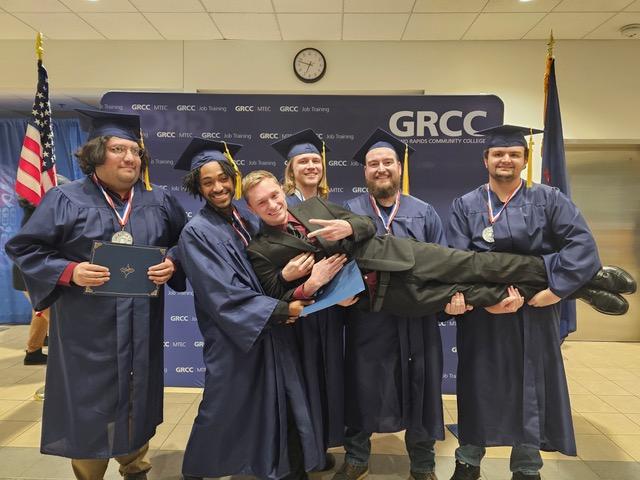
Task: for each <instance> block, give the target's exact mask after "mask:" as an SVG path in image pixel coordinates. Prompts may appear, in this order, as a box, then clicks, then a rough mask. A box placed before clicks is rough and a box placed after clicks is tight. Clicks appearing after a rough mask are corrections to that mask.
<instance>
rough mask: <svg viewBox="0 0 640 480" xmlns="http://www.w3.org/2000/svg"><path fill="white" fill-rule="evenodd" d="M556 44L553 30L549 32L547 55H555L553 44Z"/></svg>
mask: <svg viewBox="0 0 640 480" xmlns="http://www.w3.org/2000/svg"><path fill="white" fill-rule="evenodd" d="M555 44H556V41H555V39H554V38H553V30H551V33H550V34H549V41H548V42H547V57H553V46H554V45H555Z"/></svg>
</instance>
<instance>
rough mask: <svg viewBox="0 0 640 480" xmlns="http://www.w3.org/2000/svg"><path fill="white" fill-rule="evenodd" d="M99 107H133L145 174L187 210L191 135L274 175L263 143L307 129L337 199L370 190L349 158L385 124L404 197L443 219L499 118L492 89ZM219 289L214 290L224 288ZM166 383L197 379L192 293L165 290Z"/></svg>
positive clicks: (447, 347) (471, 181)
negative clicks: (184, 157) (182, 167)
mask: <svg viewBox="0 0 640 480" xmlns="http://www.w3.org/2000/svg"><path fill="white" fill-rule="evenodd" d="M102 104H103V108H104V109H105V110H111V111H119V112H124V113H127V112H133V113H138V114H140V115H141V117H142V128H143V130H144V135H145V145H146V147H147V148H148V149H149V151H150V152H151V156H152V162H151V172H150V173H151V181H152V182H153V183H155V184H158V185H160V186H161V187H162V188H166V189H168V190H170V191H172V192H173V193H174V194H175V195H176V197H177V198H178V199H179V200H180V201H181V202H182V204H183V206H184V207H185V208H186V210H187V213H188V215H189V216H192V215H193V214H195V213H197V212H198V211H199V209H200V208H201V202H200V201H199V200H195V199H193V198H192V197H190V196H188V195H187V194H186V193H185V192H183V191H182V187H181V183H182V176H183V174H184V172H180V171H177V170H174V169H173V164H174V162H175V161H176V160H177V158H178V156H179V155H180V153H181V152H182V150H183V149H184V147H185V146H186V145H187V144H188V143H189V141H190V139H191V138H192V137H203V138H208V139H212V140H225V141H228V142H232V143H240V144H243V145H244V147H243V149H242V150H241V151H240V152H239V153H238V156H237V157H238V158H237V159H236V162H237V163H238V166H239V168H240V170H241V171H242V173H247V172H249V171H251V170H256V169H265V170H269V171H271V172H273V173H274V174H275V175H276V176H277V177H278V178H281V177H282V175H283V172H284V164H285V161H284V159H283V158H281V157H280V156H279V155H278V154H277V153H276V152H275V150H273V148H271V147H270V144H271V143H273V142H274V141H276V140H279V139H282V138H285V137H287V136H289V135H291V134H293V133H295V132H298V131H300V130H303V129H306V128H312V129H313V130H315V131H316V132H318V133H319V134H320V136H321V137H322V138H323V139H324V140H325V142H326V144H327V146H328V147H329V148H330V149H331V151H330V152H328V153H327V163H328V166H327V170H328V180H329V185H330V187H331V193H330V200H331V201H333V202H335V203H342V202H344V201H345V200H347V199H349V198H352V197H354V196H357V195H360V194H362V193H364V192H366V191H367V189H366V187H365V186H364V185H365V182H364V174H363V169H362V165H360V164H358V163H356V162H355V161H354V160H352V156H353V154H354V153H355V152H356V151H357V150H358V148H359V147H360V145H361V143H362V142H364V141H365V140H366V139H367V138H368V137H369V135H370V133H371V132H372V131H373V130H375V129H376V128H377V127H381V128H384V129H385V130H388V131H389V132H391V133H393V134H394V135H396V136H398V137H399V138H401V139H403V140H404V141H406V142H408V143H409V145H411V146H412V147H413V148H415V150H416V152H415V153H414V154H413V155H412V157H411V159H410V180H411V194H412V195H414V196H416V197H418V198H420V199H422V200H424V201H426V202H429V203H430V204H432V205H433V206H434V207H435V208H436V210H437V211H438V213H439V215H440V217H441V218H442V221H443V224H444V225H446V222H447V216H448V212H449V206H450V204H451V202H452V200H453V199H454V198H455V197H457V196H460V195H462V194H463V193H466V192H467V191H469V190H471V189H472V188H474V187H476V186H477V185H479V184H481V183H483V182H484V181H486V170H485V168H484V164H483V162H482V151H483V144H484V138H483V137H480V136H476V135H474V132H476V131H478V130H481V129H483V128H487V127H489V126H492V125H498V124H501V123H502V118H503V103H502V101H501V100H500V99H499V98H498V97H496V96H493V95H474V96H471V95H470V96H342V95H327V96H321V95H308V96H307V95H240V94H238V95H213V94H175V93H167V94H165V93H137V92H109V93H107V94H105V95H104V97H103V98H102ZM224 294H225V293H224V292H220V295H224ZM165 295H166V308H165V343H164V346H165V383H166V385H168V386H203V385H204V370H205V369H204V366H203V363H202V346H203V341H202V337H201V336H200V332H199V330H198V325H197V321H196V317H195V311H194V308H193V293H192V292H191V291H187V292H183V293H181V292H174V291H172V290H171V289H169V288H167V289H166V293H165ZM440 327H441V333H442V341H443V352H444V371H443V392H444V393H454V392H455V378H456V366H457V357H456V349H455V322H454V321H453V320H449V321H445V322H442V323H441V324H440Z"/></svg>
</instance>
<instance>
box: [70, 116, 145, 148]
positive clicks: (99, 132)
mask: <svg viewBox="0 0 640 480" xmlns="http://www.w3.org/2000/svg"><path fill="white" fill-rule="evenodd" d="M76 112H78V113H80V114H82V117H81V118H80V122H81V123H82V125H83V127H84V129H85V130H88V131H89V137H88V138H87V140H92V139H94V138H97V137H119V138H124V139H126V140H131V141H133V142H139V141H140V139H141V138H142V134H141V131H140V115H136V114H134V113H115V112H105V111H103V110H88V109H76Z"/></svg>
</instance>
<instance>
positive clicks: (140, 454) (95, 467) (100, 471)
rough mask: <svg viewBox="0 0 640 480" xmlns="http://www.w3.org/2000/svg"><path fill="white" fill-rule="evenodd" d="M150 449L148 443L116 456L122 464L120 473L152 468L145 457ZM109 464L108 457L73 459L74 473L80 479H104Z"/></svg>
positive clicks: (127, 473)
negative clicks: (138, 448)
mask: <svg viewBox="0 0 640 480" xmlns="http://www.w3.org/2000/svg"><path fill="white" fill-rule="evenodd" d="M148 451H149V444H148V443H146V444H145V445H144V446H143V447H142V448H141V449H140V450H137V451H135V452H131V453H129V454H127V455H122V456H120V457H115V459H116V461H117V462H118V463H119V464H120V475H122V476H123V477H124V476H125V475H133V474H136V473H141V472H146V471H148V470H150V469H151V464H150V463H149V462H148V461H147V460H146V459H145V458H144V457H145V455H146V454H147V452H148ZM108 464H109V459H108V458H87V459H76V458H74V459H72V460H71V466H72V467H73V473H75V475H76V478H77V479H78V480H102V479H103V478H104V472H106V471H107V465H108Z"/></svg>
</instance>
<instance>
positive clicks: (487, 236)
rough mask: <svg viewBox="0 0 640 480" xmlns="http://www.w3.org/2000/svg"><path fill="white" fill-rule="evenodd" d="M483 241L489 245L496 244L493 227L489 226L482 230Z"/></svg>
mask: <svg viewBox="0 0 640 480" xmlns="http://www.w3.org/2000/svg"><path fill="white" fill-rule="evenodd" d="M482 239H483V240H484V241H485V242H488V243H493V242H495V239H494V238H493V226H488V227H486V228H485V229H484V230H482Z"/></svg>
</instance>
